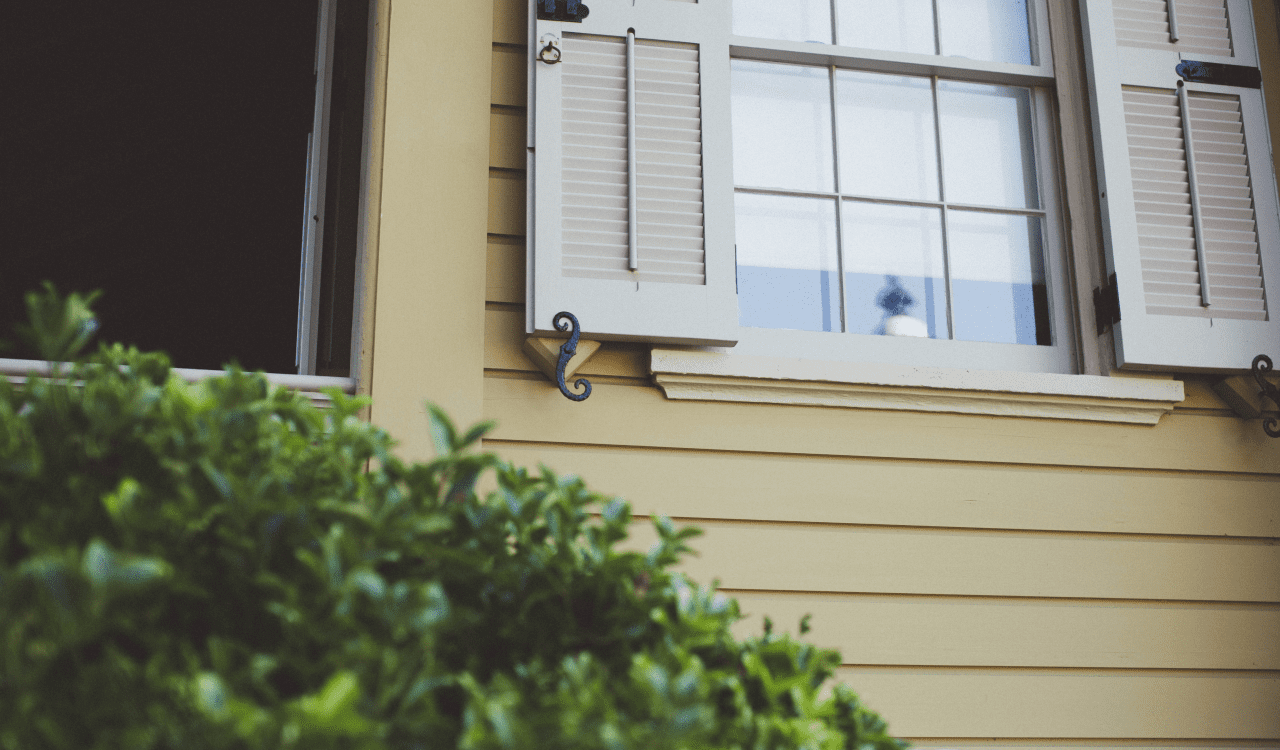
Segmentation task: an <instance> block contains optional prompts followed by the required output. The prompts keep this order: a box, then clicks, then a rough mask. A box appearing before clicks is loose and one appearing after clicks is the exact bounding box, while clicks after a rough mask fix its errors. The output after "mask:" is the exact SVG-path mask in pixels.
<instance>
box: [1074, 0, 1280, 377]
mask: <svg viewBox="0 0 1280 750" xmlns="http://www.w3.org/2000/svg"><path fill="white" fill-rule="evenodd" d="M1083 8H1084V11H1085V16H1086V17H1085V19H1084V21H1085V22H1084V26H1085V30H1086V34H1085V36H1086V42H1085V43H1086V47H1087V52H1088V60H1089V65H1090V94H1091V99H1092V103H1093V115H1094V133H1095V143H1096V147H1097V148H1096V151H1097V158H1098V179H1099V183H1100V186H1099V187H1100V191H1101V198H1102V201H1101V202H1102V207H1103V224H1104V229H1103V231H1104V239H1105V241H1106V248H1107V263H1108V270H1109V271H1112V272H1114V273H1115V276H1116V287H1117V293H1118V297H1119V300H1120V315H1121V320H1120V322H1119V323H1117V324H1116V325H1115V329H1114V330H1115V334H1116V335H1115V340H1116V356H1117V359H1118V361H1119V362H1120V364H1121V366H1122V367H1127V368H1133V369H1175V370H1207V371H1228V370H1245V369H1248V368H1249V366H1250V363H1251V362H1252V360H1253V357H1254V356H1255V355H1257V354H1262V353H1268V352H1274V351H1275V350H1276V346H1277V344H1280V318H1278V315H1280V310H1278V309H1277V306H1280V215H1278V213H1280V209H1278V207H1277V199H1276V181H1275V175H1274V173H1273V168H1272V161H1271V153H1270V144H1269V139H1268V133H1267V128H1266V123H1265V114H1264V109H1263V102H1262V92H1261V91H1260V90H1258V89H1252V88H1244V87H1236V86H1223V85H1212V84H1205V83H1193V82H1183V81H1182V79H1181V77H1180V76H1179V75H1178V73H1177V70H1176V69H1177V66H1178V63H1179V62H1180V61H1183V60H1199V61H1202V62H1211V63H1225V64H1230V65H1239V66H1245V67H1256V66H1257V64H1258V62H1257V54H1256V51H1255V41H1254V40H1255V37H1254V30H1253V21H1252V17H1251V13H1250V8H1249V3H1248V2H1247V1H1245V0H1225V1H1224V0H1084V2H1083ZM1170 9H1172V14H1171V13H1170ZM1171 20H1172V23H1171ZM1175 35H1176V37H1177V40H1176V41H1174V40H1173V37H1174V36H1175ZM1180 85H1181V88H1182V90H1181V91H1180V89H1179V87H1180ZM1206 301H1207V302H1208V304H1207V305H1206V304H1205V302H1206Z"/></svg>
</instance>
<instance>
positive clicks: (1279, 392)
mask: <svg viewBox="0 0 1280 750" xmlns="http://www.w3.org/2000/svg"><path fill="white" fill-rule="evenodd" d="M1271 370H1272V364H1271V358H1270V357H1268V356H1267V355H1265V354H1259V355H1258V356H1256V357H1254V358H1253V379H1254V380H1256V381H1258V387H1259V388H1261V389H1262V393H1260V394H1258V395H1259V396H1262V398H1264V399H1268V398H1269V399H1271V400H1272V401H1273V402H1275V405H1276V406H1280V388H1276V387H1275V386H1274V385H1272V384H1271V383H1270V382H1269V381H1268V380H1267V379H1266V378H1265V377H1263V376H1264V375H1266V374H1267V373H1268V372H1271ZM1264 405H1265V403H1264ZM1262 429H1263V430H1264V431H1265V432H1266V433H1267V434H1268V435H1270V436H1271V437H1273V438H1274V437H1280V419H1276V418H1275V417H1266V418H1264V419H1263V420H1262Z"/></svg>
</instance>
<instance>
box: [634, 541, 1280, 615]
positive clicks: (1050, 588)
mask: <svg viewBox="0 0 1280 750" xmlns="http://www.w3.org/2000/svg"><path fill="white" fill-rule="evenodd" d="M697 525H698V526H699V527H700V528H702V529H703V531H704V532H705V535H704V536H701V537H699V538H698V541H697V550H698V556H697V557H693V558H686V559H685V560H684V561H683V562H682V563H681V564H680V568H681V569H682V570H684V571H686V572H687V573H688V574H689V575H690V576H691V577H692V578H693V579H695V580H697V581H699V582H702V583H711V582H712V581H713V580H715V579H719V581H720V585H721V586H723V587H725V588H731V589H742V590H755V591H806V592H822V593H868V594H890V593H897V594H929V595H940V594H946V595H953V596H956V595H959V596H996V597H1036V598H1045V597H1047V598H1064V597H1066V598H1086V599H1141V600H1157V601H1166V600H1168V601H1222V602H1257V603H1268V604H1270V603H1276V602H1280V545H1276V544H1267V543H1264V542H1252V543H1238V542H1237V543H1230V542H1216V541H1210V540H1197V541H1187V540H1183V539H1161V538H1156V539H1140V538H1139V539H1134V538H1123V539H1111V538H1106V537H1096V536H1069V535H1058V534H1025V533H1021V534H1020V533H1013V532H996V531H985V532H984V531H967V530H952V529H946V530H923V529H874V528H863V527H841V526H819V525H814V526H797V525H785V526H784V525H776V524H764V523H745V522H727V521H699V522H698V524H697ZM656 538H657V537H656V536H655V532H654V531H653V528H652V526H651V525H650V524H648V523H647V522H642V521H639V520H637V521H636V523H635V525H634V526H633V529H632V537H631V538H630V539H628V540H627V542H626V545H627V547H629V548H632V549H637V550H647V549H649V547H650V546H652V544H653V542H654V541H655V540H656Z"/></svg>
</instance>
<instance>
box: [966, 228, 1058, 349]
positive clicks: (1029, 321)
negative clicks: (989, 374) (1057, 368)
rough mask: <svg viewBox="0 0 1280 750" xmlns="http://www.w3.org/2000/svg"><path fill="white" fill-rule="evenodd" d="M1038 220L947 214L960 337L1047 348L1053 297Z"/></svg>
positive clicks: (968, 339) (967, 339)
mask: <svg viewBox="0 0 1280 750" xmlns="http://www.w3.org/2000/svg"><path fill="white" fill-rule="evenodd" d="M1041 245H1042V242H1041V227H1040V219H1039V218H1036V217H1034V216H1010V215H1007V214H993V213H977V212H974V211H949V212H948V213H947V249H948V258H949V260H950V262H951V294H952V300H951V305H952V311H953V315H954V320H955V326H956V338H957V339H962V340H965V341H992V342H996V343H1003V344H1041V345H1046V346H1047V345H1049V344H1050V343H1052V342H1051V341H1050V335H1049V297H1048V293H1047V291H1046V288H1045V280H1044V262H1043V257H1044V250H1043V248H1042V247H1041Z"/></svg>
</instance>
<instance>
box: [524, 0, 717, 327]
mask: <svg viewBox="0 0 1280 750" xmlns="http://www.w3.org/2000/svg"><path fill="white" fill-rule="evenodd" d="M561 2H563V0H561ZM585 4H586V5H587V6H588V7H589V10H590V12H589V14H588V15H587V17H586V18H585V19H583V20H582V21H581V22H576V23H574V22H563V21H551V20H540V19H536V4H535V3H531V4H530V5H531V8H530V13H531V14H534V18H535V19H536V20H534V22H533V24H532V32H533V33H532V36H533V39H532V40H531V42H532V43H531V45H530V56H531V65H532V66H533V74H532V75H531V76H530V81H531V86H532V91H531V95H530V98H529V99H530V102H531V109H532V112H531V118H532V120H533V125H532V128H531V137H530V145H531V151H530V159H529V191H530V196H531V200H530V205H531V209H532V210H531V221H530V225H531V228H530V232H529V258H528V271H529V275H530V279H531V282H532V283H531V284H530V285H529V299H528V302H527V304H528V306H529V331H530V332H531V333H540V334H547V333H554V332H555V328H554V327H553V324H552V319H553V318H554V316H555V315H556V313H558V312H561V311H566V312H570V313H573V314H574V315H575V316H577V318H578V320H579V322H580V323H581V325H582V336H583V337H584V338H587V339H621V340H639V341H652V342H664V343H684V344H712V345H721V346H723V345H732V344H733V343H734V342H735V336H736V331H737V316H738V309H737V293H736V282H735V267H734V251H733V177H732V172H731V170H732V152H731V147H730V142H729V44H728V40H729V2H728V0H702V1H701V2H688V1H687V0H635V3H634V4H632V3H631V2H630V0H625V1H624V0H594V1H588V2H586V3H585ZM629 32H630V36H631V40H630V41H629V40H628V36H629ZM548 44H552V45H554V47H556V48H558V52H559V62H556V63H549V62H544V61H540V60H539V59H538V56H539V53H540V52H542V50H543V49H544V48H546V47H547V45H548ZM629 44H630V46H631V51H630V53H629V52H628V45H629ZM555 56H556V55H555V52H552V51H548V52H547V53H546V54H545V55H543V57H547V58H554V57H555ZM629 92H630V93H629ZM629 99H630V101H631V104H630V116H629V105H628V100H629ZM633 261H634V262H633ZM633 265H634V268H633Z"/></svg>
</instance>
